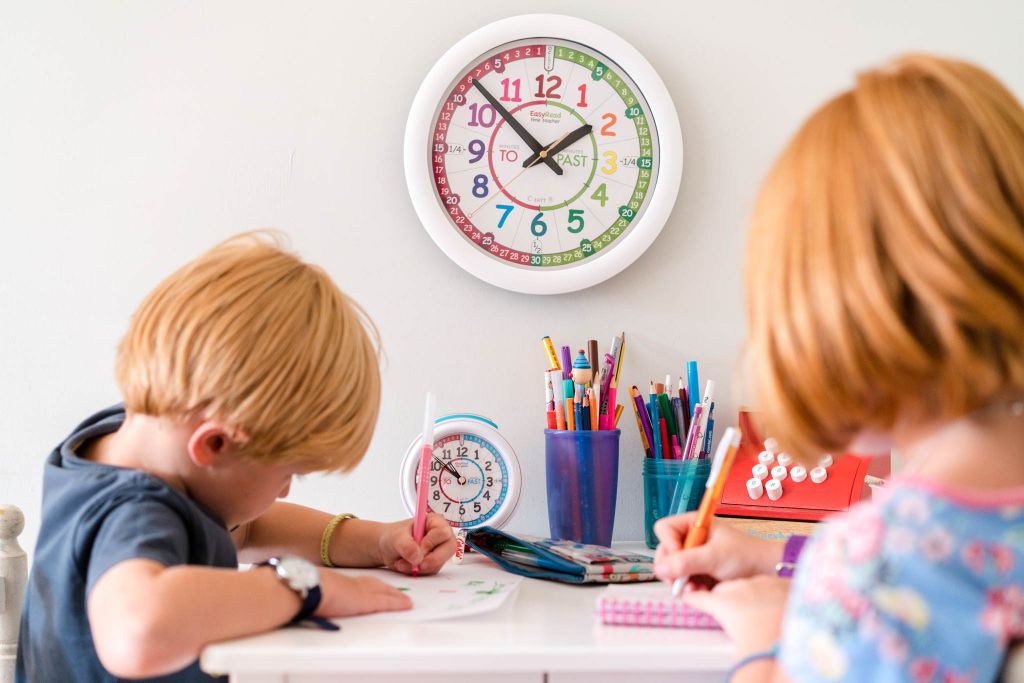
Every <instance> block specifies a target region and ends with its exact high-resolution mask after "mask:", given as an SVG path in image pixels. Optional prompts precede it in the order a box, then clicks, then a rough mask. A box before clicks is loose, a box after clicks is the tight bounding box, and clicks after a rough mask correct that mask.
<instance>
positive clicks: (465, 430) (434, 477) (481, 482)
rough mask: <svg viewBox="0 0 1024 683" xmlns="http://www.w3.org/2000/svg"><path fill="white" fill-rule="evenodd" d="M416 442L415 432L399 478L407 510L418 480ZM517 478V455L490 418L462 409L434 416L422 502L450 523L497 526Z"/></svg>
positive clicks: (510, 507)
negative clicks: (437, 416) (425, 498)
mask: <svg viewBox="0 0 1024 683" xmlns="http://www.w3.org/2000/svg"><path fill="white" fill-rule="evenodd" d="M420 445H421V440H420V437H417V438H416V439H415V440H413V442H412V444H410V446H409V448H408V450H407V451H406V455H405V460H404V462H403V465H402V472H401V475H400V480H399V486H400V488H401V492H402V500H403V502H404V503H405V508H406V510H407V511H408V512H409V513H410V514H413V512H414V511H415V506H416V491H417V489H418V488H419V486H420V481H419V467H418V465H419V458H420V454H421V452H422V449H421V447H420ZM520 480H521V472H520V468H519V461H518V459H517V458H516V456H515V453H514V452H513V451H512V447H511V446H510V445H509V444H508V442H507V441H505V439H504V437H502V436H501V434H500V432H498V431H497V425H495V424H494V423H493V422H491V421H490V420H487V419H486V418H481V417H479V416H475V415H469V414H465V413H463V414H458V415H454V416H446V417H443V418H440V419H438V420H437V423H436V426H435V433H434V447H433V450H432V454H431V462H430V480H429V481H428V482H427V487H428V488H427V506H428V507H429V508H430V510H431V511H433V512H436V513H437V514H439V515H441V516H442V517H444V518H445V519H447V520H448V523H449V524H451V525H452V526H453V527H457V528H474V527H479V526H485V525H486V526H494V527H500V526H502V525H503V524H504V523H505V522H506V521H508V519H509V518H510V517H511V515H512V513H513V512H514V511H515V507H516V504H517V503H518V501H519V492H520V490H521V481H520Z"/></svg>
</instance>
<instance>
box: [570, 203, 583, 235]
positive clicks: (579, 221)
mask: <svg viewBox="0 0 1024 683" xmlns="http://www.w3.org/2000/svg"><path fill="white" fill-rule="evenodd" d="M569 223H570V225H569V232H571V233H572V234H574V235H575V234H576V233H579V232H583V209H569ZM572 223H576V227H575V228H574V227H572V225H571V224H572Z"/></svg>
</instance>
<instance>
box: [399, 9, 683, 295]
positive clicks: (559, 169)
mask: <svg viewBox="0 0 1024 683" xmlns="http://www.w3.org/2000/svg"><path fill="white" fill-rule="evenodd" d="M682 170H683V144H682V136H681V134H680V129H679V120H678V118H677V116H676V111H675V106H674V105H673V104H672V99H671V97H670V96H669V93H668V89H667V88H666V87H665V84H664V83H663V82H662V80H661V78H660V77H659V76H658V74H657V72H655V70H654V69H653V68H652V67H651V65H650V64H649V63H648V62H647V60H646V59H644V58H643V56H642V55H641V54H640V53H639V52H638V51H637V50H636V49H635V48H634V47H633V46H632V45H630V44H629V43H627V42H626V41H625V40H623V39H622V38H620V37H619V36H617V35H615V34H614V33H612V32H611V31H609V30H607V29H605V28H602V27H600V26H597V25H595V24H592V23H590V22H588V21H584V20H582V19H577V18H575V17H566V16H558V15H548V14H533V15H525V16H519V17H511V18H508V19H502V20H500V21H497V22H495V23H493V24H489V25H487V26H485V27H483V28H481V29H479V30H477V31H475V32H473V33H472V34H470V35H469V36H466V37H465V38H463V39H462V40H460V41H459V42H458V43H456V44H455V45H453V46H452V47H451V48H450V49H449V50H448V51H447V52H446V53H445V54H444V56H442V57H441V58H440V59H439V60H438V61H437V63H435V64H434V66H433V67H432V68H431V69H430V71H429V73H427V74H426V75H425V76H424V78H423V80H422V82H421V83H420V87H419V90H418V92H417V93H416V97H415V100H414V101H413V104H412V108H411V110H410V112H409V120H408V124H407V125H406V131H405V177H406V182H407V184H408V187H409V194H410V197H411V199H412V202H413V206H414V207H415V209H416V212H417V214H418V216H419V218H420V221H421V222H422V223H423V226H424V227H425V228H426V230H427V232H428V233H429V234H430V236H431V238H432V239H433V240H434V242H435V243H436V244H437V246H438V247H440V248H441V250H442V251H444V253H445V254H447V255H448V257H449V258H451V259H452V260H453V261H455V262H456V263H457V264H458V265H459V266H461V267H462V268H463V269H465V270H466V271H468V272H470V273H472V274H473V275H475V276H476V277H478V278H480V279H482V280H484V281H486V282H489V283H491V284H494V285H497V286H499V287H503V288H505V289H511V290H514V291H518V292H525V293H531V294H556V293H561V292H570V291H574V290H578V289H582V288H585V287H589V286H591V285H593V284H596V283H598V282H601V281H602V280H605V279H607V278H609V277H612V276H613V275H615V274H616V273H618V272H619V271H621V270H623V269H624V268H626V267H627V266H628V265H629V264H631V263H632V262H633V261H635V260H636V259H637V258H638V257H639V256H640V255H641V254H642V253H643V252H644V251H645V250H646V249H647V247H649V246H650V245H651V243H652V242H653V241H654V239H655V237H657V236H658V233H659V232H661V229H662V227H663V226H664V225H665V222H666V220H667V219H668V216H669V212H670V211H671V210H672V207H673V206H674V205H675V200H676V195H677V193H678V191H679V182H680V178H681V176H682Z"/></svg>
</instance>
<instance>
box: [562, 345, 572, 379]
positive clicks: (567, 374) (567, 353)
mask: <svg viewBox="0 0 1024 683" xmlns="http://www.w3.org/2000/svg"><path fill="white" fill-rule="evenodd" d="M571 377H572V349H570V348H569V347H568V346H563V347H562V379H570V378H571Z"/></svg>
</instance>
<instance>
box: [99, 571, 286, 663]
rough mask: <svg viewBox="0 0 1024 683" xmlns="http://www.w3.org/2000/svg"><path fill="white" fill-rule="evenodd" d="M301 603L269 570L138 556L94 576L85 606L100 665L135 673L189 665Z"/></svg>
mask: <svg viewBox="0 0 1024 683" xmlns="http://www.w3.org/2000/svg"><path fill="white" fill-rule="evenodd" d="M186 596H187V598H186ZM300 607H301V605H300V602H299V598H298V596H297V595H296V594H295V592H294V591H292V590H290V589H288V588H287V587H286V586H285V585H284V584H283V583H282V582H281V580H280V579H278V578H277V576H276V574H275V572H274V571H273V569H271V568H270V567H266V568H260V569H257V570H254V571H247V572H238V571H234V570H230V569H217V568H213V567H197V566H191V565H177V566H173V567H164V566H163V565H162V564H160V563H159V562H155V561H153V560H145V559H136V560H127V561H125V562H121V563H120V564H117V565H115V566H114V567H112V568H111V569H110V570H109V571H107V572H106V573H105V574H104V575H103V576H102V577H100V579H99V580H97V581H96V584H95V585H94V586H93V589H92V591H91V592H90V593H89V598H88V608H87V609H88V616H89V624H90V627H91V630H92V637H93V642H94V643H95V645H96V653H97V655H99V658H100V662H102V663H103V666H104V667H105V668H106V669H107V670H109V671H110V672H111V673H112V674H114V675H115V676H119V677H124V678H139V677H149V676H155V675H159V674H161V673H168V672H170V671H177V670H178V669H181V668H183V667H185V666H187V665H188V664H190V663H192V662H193V661H195V659H196V657H197V656H198V655H199V652H200V650H201V649H202V647H203V646H204V645H206V644H207V643H211V642H213V641H216V640H223V639H226V638H234V637H238V636H243V635H247V634H250V633H259V632H261V631H268V630H270V629H272V628H275V627H277V626H280V625H281V624H284V623H287V622H288V621H290V620H291V619H292V617H294V616H295V615H296V614H297V613H298V611H299V608H300Z"/></svg>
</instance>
